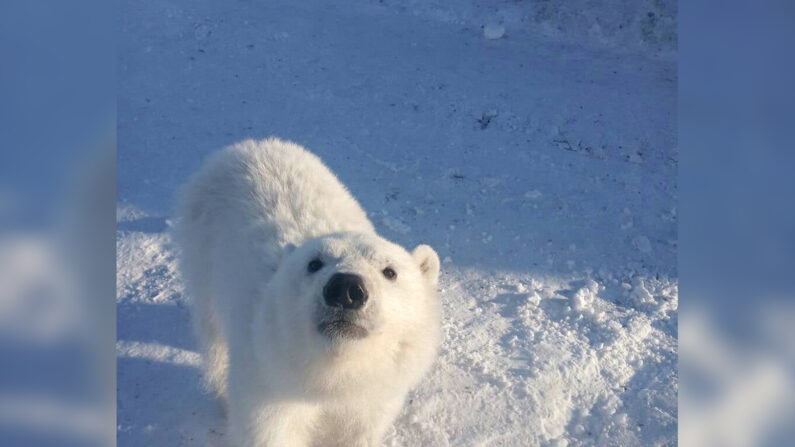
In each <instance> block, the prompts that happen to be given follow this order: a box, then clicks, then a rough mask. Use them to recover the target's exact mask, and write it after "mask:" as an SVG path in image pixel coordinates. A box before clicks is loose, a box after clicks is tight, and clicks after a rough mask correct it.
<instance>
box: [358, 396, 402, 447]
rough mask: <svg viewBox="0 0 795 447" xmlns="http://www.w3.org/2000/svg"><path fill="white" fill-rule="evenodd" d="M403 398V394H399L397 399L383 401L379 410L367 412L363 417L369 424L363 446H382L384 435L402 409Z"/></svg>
mask: <svg viewBox="0 0 795 447" xmlns="http://www.w3.org/2000/svg"><path fill="white" fill-rule="evenodd" d="M403 396H404V394H403V393H401V394H400V395H399V396H398V397H397V398H393V399H390V400H387V399H384V400H383V401H382V402H381V405H380V406H379V408H377V409H372V410H370V411H368V412H367V415H366V416H365V417H367V418H368V422H369V424H368V432H367V435H366V443H363V444H362V445H363V446H367V447H378V446H380V445H381V444H382V442H383V439H384V435H386V432H387V430H389V428H390V427H391V426H392V423H393V422H394V421H395V418H396V417H397V415H398V413H400V410H401V408H403V400H404V398H403Z"/></svg>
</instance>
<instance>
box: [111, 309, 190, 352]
mask: <svg viewBox="0 0 795 447" xmlns="http://www.w3.org/2000/svg"><path fill="white" fill-rule="evenodd" d="M116 312H117V316H118V317H117V326H116V335H117V338H118V340H120V341H137V342H143V343H158V344H161V345H166V346H172V347H175V348H180V349H187V350H191V351H195V350H196V349H197V347H196V342H195V341H194V339H193V333H192V331H191V323H190V311H189V309H188V308H187V307H186V306H184V305H183V304H182V302H177V304H171V303H169V304H148V303H135V302H122V303H119V304H118V306H117V308H116Z"/></svg>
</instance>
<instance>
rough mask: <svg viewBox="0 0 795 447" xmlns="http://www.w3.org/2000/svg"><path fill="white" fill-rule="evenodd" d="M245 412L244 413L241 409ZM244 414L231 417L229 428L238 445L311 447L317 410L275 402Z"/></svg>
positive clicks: (309, 406) (233, 413)
mask: <svg viewBox="0 0 795 447" xmlns="http://www.w3.org/2000/svg"><path fill="white" fill-rule="evenodd" d="M244 411H245V410H244ZM246 413H247V414H239V413H238V414H235V412H234V411H233V412H232V414H231V415H230V427H231V429H232V431H233V433H234V434H235V435H236V437H237V438H238V442H239V445H245V446H247V447H248V446H250V447H310V446H311V445H312V444H311V441H312V440H311V435H312V429H313V427H314V425H315V422H316V420H317V416H318V413H319V410H318V409H317V407H315V406H312V405H307V404H301V403H284V402H281V403H278V404H271V405H267V406H265V407H262V408H260V409H258V410H253V411H246Z"/></svg>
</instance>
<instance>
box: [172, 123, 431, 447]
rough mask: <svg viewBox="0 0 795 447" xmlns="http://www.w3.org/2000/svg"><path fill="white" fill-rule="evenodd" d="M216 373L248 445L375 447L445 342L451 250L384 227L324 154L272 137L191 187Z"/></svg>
mask: <svg viewBox="0 0 795 447" xmlns="http://www.w3.org/2000/svg"><path fill="white" fill-rule="evenodd" d="M177 214H178V216H179V218H180V220H179V221H180V223H179V225H178V230H177V238H178V245H179V248H180V269H181V271H182V275H183V277H184V280H185V283H186V291H187V293H188V295H189V296H190V298H191V302H192V306H191V307H192V315H193V321H194V327H195V331H196V333H197V336H198V339H199V341H200V344H201V347H202V349H203V354H204V367H205V368H204V369H205V379H206V381H207V383H208V385H209V386H210V388H211V389H212V390H214V391H215V392H216V393H217V394H218V395H219V396H220V397H221V398H222V400H223V401H224V403H225V405H226V408H227V416H228V421H229V427H230V434H231V436H232V438H233V442H235V445H238V446H245V447H308V446H318V447H333V446H345V447H374V446H377V445H380V444H381V440H382V438H383V436H384V434H385V432H386V431H387V430H388V428H389V427H390V425H391V423H392V421H393V420H394V418H395V416H396V415H397V414H398V412H399V411H400V409H401V407H402V405H403V400H404V398H405V396H406V393H407V392H408V391H409V390H410V389H411V388H412V387H413V386H414V385H416V384H417V383H418V382H419V380H420V379H421V378H422V376H423V375H424V374H425V373H426V372H427V370H428V369H429V368H430V366H431V364H432V363H433V361H434V359H435V357H436V354H437V350H438V347H439V343H440V338H441V336H440V319H441V316H440V313H441V311H440V303H439V301H438V298H437V295H436V285H437V279H438V276H439V258H438V256H437V254H436V252H435V251H434V250H433V249H432V248H431V247H429V246H427V245H419V246H418V247H417V248H415V249H414V250H413V251H412V252H411V253H408V252H407V251H406V250H405V249H403V248H402V247H400V246H398V245H396V244H394V243H392V242H389V241H387V240H386V239H383V238H381V237H379V236H378V235H377V234H376V232H375V229H374V228H373V225H372V223H371V222H370V221H369V220H368V218H367V215H366V214H365V212H364V211H363V210H362V208H361V207H360V206H359V204H358V203H357V201H356V200H355V199H354V198H353V197H352V196H351V194H350V193H349V192H348V190H347V189H346V188H345V187H344V186H343V185H342V184H341V183H340V182H339V180H337V178H336V177H335V176H334V174H332V173H331V171H330V170H329V169H328V168H327V167H326V166H325V165H324V164H323V163H322V162H321V161H320V159H319V158H318V157H316V156H315V155H313V154H311V153H309V152H308V151H306V150H305V149H303V148H302V147H300V146H298V145H296V144H294V143H290V142H287V141H282V140H279V139H276V138H269V139H265V140H262V141H253V140H247V141H243V142H240V143H237V144H234V145H232V146H230V147H227V148H226V149H224V150H222V151H220V152H218V153H216V154H214V155H213V156H211V157H210V158H209V160H207V162H205V164H204V166H203V168H202V169H201V170H200V171H199V172H198V173H196V174H195V175H194V176H193V177H192V178H191V179H190V180H189V181H188V182H187V184H186V185H185V186H184V187H183V188H182V190H181V193H180V197H179V199H178V209H177Z"/></svg>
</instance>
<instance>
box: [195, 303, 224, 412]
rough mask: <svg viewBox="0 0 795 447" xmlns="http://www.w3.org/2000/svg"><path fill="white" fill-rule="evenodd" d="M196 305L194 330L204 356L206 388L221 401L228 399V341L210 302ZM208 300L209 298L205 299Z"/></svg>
mask: <svg viewBox="0 0 795 447" xmlns="http://www.w3.org/2000/svg"><path fill="white" fill-rule="evenodd" d="M196 298H197V300H196V301H197V302H196V303H195V305H194V317H193V323H194V330H195V332H196V335H197V336H198V339H199V343H200V344H201V348H202V351H203V354H204V358H203V359H202V361H203V362H204V364H203V366H204V381H205V384H206V386H207V387H208V388H209V389H210V390H211V391H213V392H214V393H215V394H216V395H217V396H218V397H220V398H221V399H224V400H225V399H226V396H227V391H226V377H227V372H228V368H229V353H228V349H227V345H226V341H225V340H224V339H223V336H222V334H221V331H220V328H219V327H218V324H217V323H216V320H215V318H214V315H213V312H212V309H211V306H210V303H209V302H208V301H209V300H207V299H205V300H201V301H200V300H199V299H198V298H199V297H196ZM205 298H207V297H205Z"/></svg>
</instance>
